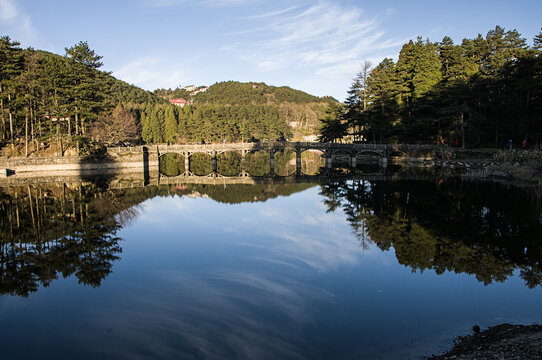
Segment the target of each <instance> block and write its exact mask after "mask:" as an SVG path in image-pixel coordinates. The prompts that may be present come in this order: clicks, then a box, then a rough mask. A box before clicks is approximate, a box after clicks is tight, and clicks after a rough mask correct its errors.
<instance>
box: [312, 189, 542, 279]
mask: <svg viewBox="0 0 542 360" xmlns="http://www.w3.org/2000/svg"><path fill="white" fill-rule="evenodd" d="M321 194H322V195H323V196H324V198H325V200H324V202H325V204H326V205H327V206H328V209H329V211H334V210H336V209H337V208H342V209H343V210H344V212H345V214H346V215H347V220H348V221H349V222H350V224H351V226H352V229H353V231H354V233H355V234H356V235H357V236H358V238H359V239H360V241H364V240H366V239H365V238H364V236H365V234H367V235H368V236H369V238H370V239H371V241H373V242H374V243H375V244H376V245H377V246H378V247H379V248H380V249H382V250H388V249H390V248H392V247H393V248H394V251H395V254H396V257H397V260H398V262H399V263H400V264H403V265H405V266H409V267H410V268H411V269H412V270H413V271H417V270H419V271H424V270H426V269H431V270H433V271H435V272H436V273H437V274H442V273H444V272H446V271H454V272H457V273H467V274H474V275H475V276H476V278H477V279H478V280H479V281H481V282H483V283H484V284H490V283H491V282H493V281H504V280H506V279H507V278H508V277H509V276H510V275H512V273H513V272H514V270H516V269H519V270H520V276H521V278H522V279H524V280H525V283H526V285H527V286H529V287H534V286H537V285H539V284H540V283H541V281H542V267H541V264H540V259H541V258H542V226H541V224H540V223H539V222H538V219H537V217H538V214H539V213H540V212H541V208H542V205H541V203H540V196H539V195H537V194H536V193H534V192H529V191H527V190H521V189H505V188H503V185H500V184H496V183H495V184H487V183H484V184H480V183H469V182H463V181H456V180H453V181H446V182H441V183H430V182H413V181H399V182H383V181H375V182H369V181H361V182H352V181H344V180H337V181H335V182H334V183H330V184H327V185H323V186H322V190H321Z"/></svg>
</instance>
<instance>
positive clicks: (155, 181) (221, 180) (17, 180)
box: [0, 168, 435, 189]
mask: <svg viewBox="0 0 542 360" xmlns="http://www.w3.org/2000/svg"><path fill="white" fill-rule="evenodd" d="M149 175H150V177H149V176H145V175H144V173H143V172H136V173H126V174H115V173H111V174H110V175H109V176H108V175H107V173H105V174H104V173H103V172H101V171H100V172H96V173H94V174H92V173H87V174H86V175H84V176H81V175H75V174H73V175H58V176H44V177H37V176H28V177H26V176H20V175H14V176H10V177H8V178H2V179H0V188H3V187H10V186H26V185H46V184H60V183H90V182H93V179H96V180H97V181H98V182H105V184H107V187H108V188H109V189H128V188H139V187H145V186H149V185H188V184H202V185H203V184H205V185H234V184H246V185H256V184H294V183H299V184H326V183H329V182H333V181H337V180H340V179H349V180H366V181H387V180H430V179H434V178H435V177H434V175H420V174H412V173H390V172H389V171H388V169H386V168H379V169H378V170H376V171H375V172H370V173H364V172H360V171H359V169H358V170H355V169H350V170H348V171H347V172H345V173H341V174H336V173H334V172H333V171H332V170H326V171H324V173H322V174H316V175H300V176H299V175H291V176H278V177H277V176H271V175H268V176H261V177H253V176H246V177H239V176H232V177H216V176H213V175H210V176H196V175H185V174H183V175H181V176H175V177H167V176H163V175H160V174H159V173H158V172H157V171H156V170H155V171H154V172H152V173H151V174H149Z"/></svg>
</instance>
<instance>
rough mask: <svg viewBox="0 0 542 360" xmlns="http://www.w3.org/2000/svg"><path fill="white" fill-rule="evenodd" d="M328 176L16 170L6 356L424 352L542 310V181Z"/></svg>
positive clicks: (4, 295)
mask: <svg viewBox="0 0 542 360" xmlns="http://www.w3.org/2000/svg"><path fill="white" fill-rule="evenodd" d="M422 175H423V174H422ZM313 181H315V182H316V183H314V182H312V181H311V180H310V178H306V179H304V180H303V181H301V180H298V181H282V180H273V181H271V180H266V181H263V180H262V181H261V182H256V184H254V185H247V184H233V183H227V182H226V181H224V183H223V184H220V183H219V182H214V183H213V184H209V183H207V184H205V183H202V184H194V183H185V184H182V183H179V184H175V185H173V184H172V185H152V184H151V185H147V186H141V187H133V188H132V187H130V186H126V187H125V188H123V187H122V186H117V187H116V188H115V187H113V186H111V185H110V184H109V183H107V182H105V181H103V182H98V183H95V182H94V183H93V182H91V181H84V182H49V183H41V184H37V183H33V184H30V185H23V184H19V185H17V186H7V185H3V186H2V187H0V213H1V220H0V225H1V242H0V247H1V248H0V254H1V263H0V267H1V273H0V293H1V295H0V321H1V324H2V326H1V327H0V338H1V339H2V340H1V341H0V343H1V350H0V351H1V356H0V357H1V358H3V359H45V358H47V359H49V358H50V359H409V358H413V359H418V358H423V356H424V355H425V356H427V355H431V354H433V353H440V352H442V351H445V350H447V348H448V347H449V346H451V345H452V343H453V339H454V338H455V337H456V336H458V335H465V334H467V333H470V332H471V329H472V326H473V325H475V324H477V325H480V327H482V328H485V327H487V326H490V325H495V324H499V323H503V322H511V323H524V324H530V323H533V322H538V323H540V322H542V286H541V281H542V266H541V260H542V198H541V193H542V190H541V189H539V188H527V187H526V188H518V187H513V186H507V185H503V184H500V183H496V182H474V181H467V180H465V179H461V178H458V177H446V178H438V177H432V176H427V175H423V176H401V174H399V175H398V176H388V177H380V178H379V177H378V176H373V177H371V176H364V175H363V174H359V173H355V172H354V173H353V174H350V175H340V176H339V175H337V176H331V177H314V178H313Z"/></svg>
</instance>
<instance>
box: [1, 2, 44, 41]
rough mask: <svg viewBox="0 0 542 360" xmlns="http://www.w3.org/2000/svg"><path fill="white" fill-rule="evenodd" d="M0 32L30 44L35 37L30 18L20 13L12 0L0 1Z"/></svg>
mask: <svg viewBox="0 0 542 360" xmlns="http://www.w3.org/2000/svg"><path fill="white" fill-rule="evenodd" d="M0 20H1V21H2V23H1V24H0V32H3V33H4V34H9V35H10V36H11V37H13V38H15V39H17V40H19V41H24V42H28V41H31V40H32V39H33V38H34V37H35V34H36V32H35V30H34V27H33V25H32V19H31V18H30V16H28V15H27V14H25V13H24V12H22V11H20V10H19V9H18V8H17V6H16V5H15V3H14V2H13V1H12V0H0Z"/></svg>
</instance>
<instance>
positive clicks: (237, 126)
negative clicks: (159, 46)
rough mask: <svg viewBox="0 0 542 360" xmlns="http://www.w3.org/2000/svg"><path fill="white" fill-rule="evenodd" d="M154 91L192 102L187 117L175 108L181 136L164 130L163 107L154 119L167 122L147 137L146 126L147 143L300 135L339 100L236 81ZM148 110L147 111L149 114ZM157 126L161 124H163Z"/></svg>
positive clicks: (275, 138)
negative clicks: (197, 89)
mask: <svg viewBox="0 0 542 360" xmlns="http://www.w3.org/2000/svg"><path fill="white" fill-rule="evenodd" d="M154 94H156V95H157V96H160V97H162V98H164V99H173V98H183V99H185V100H187V101H189V102H190V104H191V105H192V107H190V108H188V109H187V108H186V107H185V110H183V111H182V113H183V114H184V116H183V118H181V114H180V113H181V111H178V110H176V111H175V112H176V113H177V114H178V116H177V122H178V125H179V128H178V133H177V134H176V136H172V134H171V132H168V131H166V130H165V115H166V114H165V109H162V110H161V112H162V113H161V114H158V115H157V116H156V119H155V120H157V121H155V123H156V122H159V123H160V122H161V123H162V128H164V130H163V131H162V135H157V136H155V135H151V136H148V134H147V135H145V130H144V131H143V139H144V140H145V141H147V142H159V141H164V142H165V141H170V142H173V141H175V140H174V139H176V141H180V142H201V141H205V142H218V141H223V140H224V139H225V140H226V141H227V142H230V141H259V140H262V141H267V140H269V141H273V140H281V139H291V138H292V137H293V136H297V138H300V137H301V136H302V135H308V134H311V133H313V131H314V129H315V128H316V127H317V126H318V124H319V122H318V118H319V117H320V116H322V114H323V112H324V110H325V108H326V107H327V106H328V104H329V103H331V102H334V99H330V98H326V99H323V98H319V97H316V96H312V95H310V94H307V93H305V92H303V91H299V90H295V89H292V88H289V87H287V86H283V87H275V86H268V85H266V84H265V83H240V82H236V81H225V82H219V83H216V84H214V85H212V86H210V87H209V88H207V90H206V91H204V92H199V93H197V94H194V95H191V93H190V92H188V91H186V90H185V89H180V88H177V89H175V90H171V89H158V90H155V92H154ZM186 110H188V111H186ZM149 114H150V112H149V111H146V115H147V116H148V115H149ZM160 117H161V118H162V120H160ZM147 119H148V118H147ZM142 123H143V122H142ZM150 128H153V127H152V126H150ZM154 128H155V129H158V126H156V125H155V126H154ZM170 129H171V127H170ZM157 132H158V131H155V133H157ZM166 132H167V133H168V135H167V136H166V135H165V133H166Z"/></svg>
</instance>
